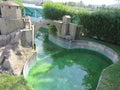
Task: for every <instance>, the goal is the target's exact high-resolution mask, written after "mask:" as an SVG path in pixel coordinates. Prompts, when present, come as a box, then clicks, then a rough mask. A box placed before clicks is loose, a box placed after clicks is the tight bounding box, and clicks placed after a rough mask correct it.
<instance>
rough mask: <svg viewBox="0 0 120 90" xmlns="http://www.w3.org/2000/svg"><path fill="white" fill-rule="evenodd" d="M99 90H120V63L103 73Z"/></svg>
mask: <svg viewBox="0 0 120 90" xmlns="http://www.w3.org/2000/svg"><path fill="white" fill-rule="evenodd" d="M97 90H120V61H119V62H118V63H116V64H113V65H111V66H109V67H108V68H107V69H106V70H104V71H103V73H102V78H101V80H100V83H99V86H98V88H97Z"/></svg>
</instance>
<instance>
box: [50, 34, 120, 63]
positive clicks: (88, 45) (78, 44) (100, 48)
mask: <svg viewBox="0 0 120 90" xmlns="http://www.w3.org/2000/svg"><path fill="white" fill-rule="evenodd" d="M49 40H50V41H52V42H53V43H55V44H57V45H59V46H61V47H63V48H67V49H75V48H83V49H89V50H93V51H96V52H99V53H101V54H103V55H105V56H106V57H108V58H109V59H110V60H112V62H113V63H116V62H118V61H119V56H118V54H117V53H116V52H115V51H114V50H112V49H111V48H109V47H107V46H105V45H102V44H100V43H96V42H92V41H85V40H77V41H72V42H71V41H66V40H64V39H61V38H59V37H55V36H53V35H50V34H49Z"/></svg>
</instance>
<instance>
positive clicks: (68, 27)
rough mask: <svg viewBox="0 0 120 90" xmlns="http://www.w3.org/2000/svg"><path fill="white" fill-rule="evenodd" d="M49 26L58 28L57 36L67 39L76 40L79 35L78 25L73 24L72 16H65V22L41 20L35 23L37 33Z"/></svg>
mask: <svg viewBox="0 0 120 90" xmlns="http://www.w3.org/2000/svg"><path fill="white" fill-rule="evenodd" d="M48 24H53V25H54V26H55V27H56V28H57V36H58V37H61V38H65V39H71V40H74V39H75V37H76V33H77V25H76V24H73V23H71V17H70V16H67V15H65V16H63V20H57V21H56V20H41V21H39V22H35V23H34V26H35V29H34V30H35V32H37V31H38V30H39V28H40V27H42V26H44V25H48Z"/></svg>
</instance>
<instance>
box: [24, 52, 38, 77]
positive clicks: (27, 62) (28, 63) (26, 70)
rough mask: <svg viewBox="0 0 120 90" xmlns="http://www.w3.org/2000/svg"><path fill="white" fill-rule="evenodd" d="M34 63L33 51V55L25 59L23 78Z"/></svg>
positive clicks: (34, 54)
mask: <svg viewBox="0 0 120 90" xmlns="http://www.w3.org/2000/svg"><path fill="white" fill-rule="evenodd" d="M35 63H36V52H35V53H33V55H32V56H31V57H30V59H28V60H27V61H26V63H25V65H24V68H23V76H24V78H25V79H26V78H27V76H28V73H29V71H30V69H31V68H32V67H33V66H34V65H35Z"/></svg>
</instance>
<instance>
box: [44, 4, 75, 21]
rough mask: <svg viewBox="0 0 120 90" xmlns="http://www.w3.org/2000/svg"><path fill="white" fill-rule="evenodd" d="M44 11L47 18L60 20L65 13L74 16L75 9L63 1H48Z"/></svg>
mask: <svg viewBox="0 0 120 90" xmlns="http://www.w3.org/2000/svg"><path fill="white" fill-rule="evenodd" d="M43 13H44V16H45V18H46V19H51V20H60V19H62V17H63V16H64V15H70V16H73V15H74V14H75V10H74V9H72V8H70V7H68V6H66V5H64V4H62V3H53V2H46V3H44V5H43Z"/></svg>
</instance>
